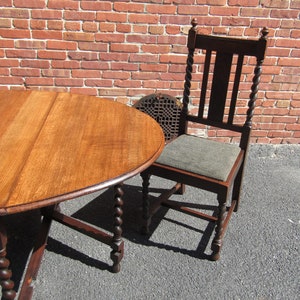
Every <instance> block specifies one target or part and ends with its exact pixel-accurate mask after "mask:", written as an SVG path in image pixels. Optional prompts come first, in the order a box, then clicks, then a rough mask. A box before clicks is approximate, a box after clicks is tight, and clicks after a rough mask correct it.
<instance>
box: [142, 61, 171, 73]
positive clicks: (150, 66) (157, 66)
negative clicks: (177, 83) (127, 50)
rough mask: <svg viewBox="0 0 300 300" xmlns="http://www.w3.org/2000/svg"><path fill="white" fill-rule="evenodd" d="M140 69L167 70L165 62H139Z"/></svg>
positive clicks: (151, 70)
mask: <svg viewBox="0 0 300 300" xmlns="http://www.w3.org/2000/svg"><path fill="white" fill-rule="evenodd" d="M140 70H141V71H146V72H163V73H165V72H167V71H168V65H167V64H143V63H142V64H140Z"/></svg>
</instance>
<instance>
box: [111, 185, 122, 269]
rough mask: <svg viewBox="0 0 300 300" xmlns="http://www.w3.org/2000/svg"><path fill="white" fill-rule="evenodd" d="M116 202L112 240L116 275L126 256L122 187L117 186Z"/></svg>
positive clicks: (112, 257)
mask: <svg viewBox="0 0 300 300" xmlns="http://www.w3.org/2000/svg"><path fill="white" fill-rule="evenodd" d="M114 192H115V196H114V200H115V205H114V229H113V233H114V235H113V239H112V245H111V247H112V249H113V250H112V252H111V255H110V257H111V259H112V261H113V266H112V271H113V272H114V273H117V272H119V271H120V261H121V260H122V258H123V255H124V242H123V240H122V227H121V226H122V223H123V220H122V215H123V210H122V206H123V200H122V196H123V194H124V193H123V190H122V185H121V184H119V185H116V186H115V187H114Z"/></svg>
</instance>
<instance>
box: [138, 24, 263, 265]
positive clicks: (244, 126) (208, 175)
mask: <svg viewBox="0 0 300 300" xmlns="http://www.w3.org/2000/svg"><path fill="white" fill-rule="evenodd" d="M267 34H268V30H267V28H264V29H263V30H262V31H261V37H260V38H259V39H258V40H249V39H240V38H229V37H218V36H210V35H202V34H199V33H197V21H196V20H195V19H193V21H192V28H191V29H190V31H189V35H188V42H187V47H188V57H187V66H186V75H185V84H184V93H183V108H182V114H181V118H182V120H183V121H180V122H179V124H180V127H179V136H178V137H176V138H175V139H173V140H172V141H171V142H169V143H168V144H167V145H166V146H165V149H164V151H163V152H162V154H161V156H160V157H159V158H158V159H157V161H156V162H155V163H154V164H153V165H151V167H149V168H148V169H147V170H145V171H144V172H142V173H141V176H142V179H143V231H144V232H145V233H148V232H149V225H150V222H151V217H152V216H153V214H154V213H155V212H156V211H157V210H158V209H159V207H160V206H161V205H163V206H166V207H169V208H173V209H176V210H178V211H181V212H184V213H187V214H188V215H191V216H196V217H200V218H204V219H206V220H209V221H213V222H215V236H214V238H213V241H212V245H211V250H212V255H211V258H212V260H218V259H219V257H220V250H221V247H222V243H223V242H222V241H223V237H224V235H225V231H226V229H227V225H228V222H229V220H230V217H231V215H232V213H233V211H237V209H238V204H239V199H240V194H241V185H242V178H243V171H244V167H245V160H246V156H247V148H248V144H249V138H250V133H251V125H252V117H253V112H254V107H255V101H256V98H257V93H258V85H259V82H260V76H261V72H262V64H263V60H264V57H265V51H266V48H267V39H266V37H267ZM196 49H197V50H199V53H197V56H198V55H199V56H201V57H203V58H197V59H198V61H200V62H201V64H199V65H198V66H197V67H198V70H202V71H203V75H202V80H201V82H200V87H201V92H200V100H199V105H198V112H197V114H191V113H189V111H188V105H189V101H190V99H189V98H190V87H191V81H192V71H193V68H196V66H194V59H195V57H194V56H196V53H195V52H196ZM197 52H198V51H197ZM252 57H254V58H255V60H253V59H252ZM202 62H203V63H202ZM249 68H251V69H253V73H251V74H252V75H251V74H250V75H251V76H250V77H251V78H252V80H251V79H250V83H247V82H248V81H249V80H248V81H247V79H248V78H249ZM245 69H246V70H245ZM195 77H197V78H199V75H198V74H197V76H195ZM247 84H248V85H249V99H248V101H246V102H248V107H246V108H245V117H244V119H243V120H241V116H240V112H239V116H238V117H237V114H236V104H237V99H238V96H239V93H240V90H239V87H240V86H241V85H243V90H245V86H248V85H247ZM197 101H198V100H197ZM158 121H159V120H158ZM191 123H196V124H201V126H205V127H206V128H213V129H220V130H227V131H230V132H232V133H233V136H234V137H235V143H234V142H233V143H228V142H222V141H220V140H216V139H215V140H212V139H209V138H201V137H197V136H194V135H191V134H188V128H189V127H190V126H189V125H190V124H191ZM237 135H238V138H239V141H238V142H237V141H236V139H237ZM151 175H156V176H159V177H162V178H166V179H169V180H173V181H175V182H177V184H175V186H174V187H173V188H172V189H170V190H167V191H165V192H164V193H162V194H161V195H160V196H159V197H158V198H157V202H155V203H152V204H151V207H150V203H149V179H150V176H151ZM184 184H186V185H190V186H193V187H196V188H200V189H204V190H207V191H209V192H213V193H215V194H216V195H217V200H218V205H217V214H216V215H215V216H211V215H208V214H205V213H202V212H199V210H198V211H196V210H192V209H191V208H189V207H188V206H183V205H182V203H180V204H178V203H176V202H175V201H172V200H169V198H170V197H171V195H172V194H174V193H178V192H180V193H182V192H183V191H184V188H183V187H184ZM230 197H231V201H229V199H228V198H230ZM228 202H229V203H228Z"/></svg>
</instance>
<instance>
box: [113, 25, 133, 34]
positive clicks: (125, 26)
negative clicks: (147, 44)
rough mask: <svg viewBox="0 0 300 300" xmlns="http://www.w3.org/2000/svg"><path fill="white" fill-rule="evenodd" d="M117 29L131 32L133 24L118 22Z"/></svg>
mask: <svg viewBox="0 0 300 300" xmlns="http://www.w3.org/2000/svg"><path fill="white" fill-rule="evenodd" d="M116 31H117V32H123V33H129V32H131V25H130V24H116Z"/></svg>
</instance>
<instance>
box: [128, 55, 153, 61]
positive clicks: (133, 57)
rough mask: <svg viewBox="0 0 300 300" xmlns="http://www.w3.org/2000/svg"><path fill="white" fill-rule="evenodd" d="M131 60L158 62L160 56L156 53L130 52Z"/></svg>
mask: <svg viewBox="0 0 300 300" xmlns="http://www.w3.org/2000/svg"><path fill="white" fill-rule="evenodd" d="M129 61H130V62H147V63H158V62H159V56H158V55H156V54H151V55H149V54H130V56H129Z"/></svg>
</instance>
